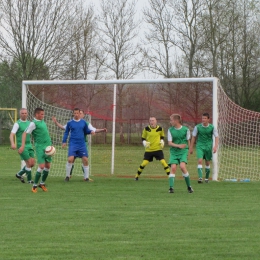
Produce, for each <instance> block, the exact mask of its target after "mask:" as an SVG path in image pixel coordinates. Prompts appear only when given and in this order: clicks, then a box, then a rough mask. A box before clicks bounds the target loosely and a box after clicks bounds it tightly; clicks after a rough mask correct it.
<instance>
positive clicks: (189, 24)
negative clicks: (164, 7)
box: [171, 0, 204, 77]
mask: <svg viewBox="0 0 260 260" xmlns="http://www.w3.org/2000/svg"><path fill="white" fill-rule="evenodd" d="M171 6H172V10H173V12H174V13H173V16H174V20H173V21H172V27H173V31H175V32H176V37H175V38H174V39H172V41H173V44H174V45H175V46H177V47H178V48H179V49H180V50H181V52H182V53H183V54H184V58H185V61H186V63H187V64H188V76H189V77H193V76H197V75H194V58H195V55H196V53H197V52H198V50H199V49H200V48H201V47H202V44H203V43H202V40H201V39H202V32H201V30H200V27H199V22H200V17H201V13H202V12H203V8H204V7H203V0H175V1H171ZM195 71H196V70H195Z"/></svg>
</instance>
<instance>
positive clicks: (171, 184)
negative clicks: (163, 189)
mask: <svg viewBox="0 0 260 260" xmlns="http://www.w3.org/2000/svg"><path fill="white" fill-rule="evenodd" d="M174 180H175V174H173V173H170V174H169V186H170V188H173V186H174Z"/></svg>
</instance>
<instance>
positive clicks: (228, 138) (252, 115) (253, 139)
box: [218, 86, 260, 181]
mask: <svg viewBox="0 0 260 260" xmlns="http://www.w3.org/2000/svg"><path fill="white" fill-rule="evenodd" d="M218 110H219V118H218V131H219V136H220V139H219V140H220V148H219V153H218V164H219V165H218V166H219V167H218V168H219V171H218V176H219V178H220V179H221V180H225V179H237V180H243V179H246V178H249V179H251V180H254V181H259V180H260V150H259V145H260V113H258V112H254V111H249V110H246V109H244V108H242V107H240V106H238V105H236V104H235V103H234V102H232V101H231V100H230V99H229V97H228V96H227V95H226V93H225V92H224V90H223V89H222V87H221V86H219V87H218Z"/></svg>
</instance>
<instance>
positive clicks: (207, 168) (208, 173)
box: [205, 166, 210, 179]
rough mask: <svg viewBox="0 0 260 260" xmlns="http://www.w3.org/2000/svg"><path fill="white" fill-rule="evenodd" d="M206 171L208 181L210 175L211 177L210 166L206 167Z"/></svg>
mask: <svg viewBox="0 0 260 260" xmlns="http://www.w3.org/2000/svg"><path fill="white" fill-rule="evenodd" d="M205 170H206V179H209V175H210V166H206V167H205Z"/></svg>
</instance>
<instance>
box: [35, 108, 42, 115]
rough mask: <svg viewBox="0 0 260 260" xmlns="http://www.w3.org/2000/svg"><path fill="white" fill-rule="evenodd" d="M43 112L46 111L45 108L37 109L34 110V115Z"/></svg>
mask: <svg viewBox="0 0 260 260" xmlns="http://www.w3.org/2000/svg"><path fill="white" fill-rule="evenodd" d="M42 111H44V109H43V108H41V107H37V108H35V109H34V115H36V114H39V113H40V112H42Z"/></svg>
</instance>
